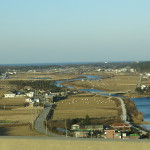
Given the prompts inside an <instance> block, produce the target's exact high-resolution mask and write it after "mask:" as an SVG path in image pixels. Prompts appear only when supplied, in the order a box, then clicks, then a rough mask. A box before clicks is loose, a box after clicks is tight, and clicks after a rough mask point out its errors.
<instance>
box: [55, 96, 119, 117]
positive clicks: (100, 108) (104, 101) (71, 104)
mask: <svg viewBox="0 0 150 150" xmlns="http://www.w3.org/2000/svg"><path fill="white" fill-rule="evenodd" d="M56 105H57V107H56V109H55V112H54V116H53V120H63V119H73V118H85V115H86V114H88V115H89V117H90V118H101V117H114V116H115V117H118V109H119V108H117V106H116V102H115V100H114V99H111V98H108V97H105V96H99V95H90V94H89V95H76V96H69V98H68V99H66V100H61V101H59V102H57V103H56Z"/></svg>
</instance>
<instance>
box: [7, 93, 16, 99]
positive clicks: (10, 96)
mask: <svg viewBox="0 0 150 150" xmlns="http://www.w3.org/2000/svg"><path fill="white" fill-rule="evenodd" d="M15 96H16V94H13V93H11V94H4V97H5V98H13V97H15Z"/></svg>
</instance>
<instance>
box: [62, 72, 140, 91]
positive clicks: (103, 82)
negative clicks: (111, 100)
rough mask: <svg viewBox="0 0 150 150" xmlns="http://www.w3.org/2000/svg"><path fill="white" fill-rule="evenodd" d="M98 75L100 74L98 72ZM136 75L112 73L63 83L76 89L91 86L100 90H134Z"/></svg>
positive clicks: (136, 80)
mask: <svg viewBox="0 0 150 150" xmlns="http://www.w3.org/2000/svg"><path fill="white" fill-rule="evenodd" d="M99 75H100V74H99ZM138 80H139V76H138V75H114V76H113V77H111V78H104V79H100V80H99V81H98V80H91V81H89V80H82V81H73V82H68V83H65V84H64V85H69V86H73V87H75V88H77V89H83V88H86V89H87V88H93V89H97V90H102V91H135V88H136V85H137V83H138Z"/></svg>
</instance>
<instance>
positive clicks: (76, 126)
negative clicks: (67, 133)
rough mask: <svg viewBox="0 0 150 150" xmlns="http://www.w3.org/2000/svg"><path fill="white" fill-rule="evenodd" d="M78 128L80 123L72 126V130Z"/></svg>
mask: <svg viewBox="0 0 150 150" xmlns="http://www.w3.org/2000/svg"><path fill="white" fill-rule="evenodd" d="M77 129H80V125H78V124H74V125H72V126H71V130H77Z"/></svg>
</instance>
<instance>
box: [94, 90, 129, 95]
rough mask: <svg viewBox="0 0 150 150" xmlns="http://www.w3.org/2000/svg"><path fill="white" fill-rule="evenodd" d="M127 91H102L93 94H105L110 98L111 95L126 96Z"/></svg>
mask: <svg viewBox="0 0 150 150" xmlns="http://www.w3.org/2000/svg"><path fill="white" fill-rule="evenodd" d="M128 92H129V91H103V92H95V93H98V94H107V93H108V95H109V96H111V95H112V94H126V93H128Z"/></svg>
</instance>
